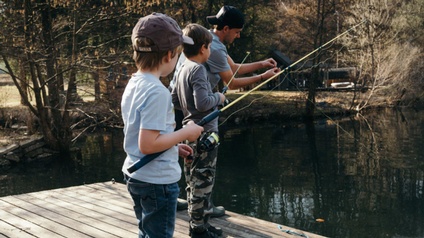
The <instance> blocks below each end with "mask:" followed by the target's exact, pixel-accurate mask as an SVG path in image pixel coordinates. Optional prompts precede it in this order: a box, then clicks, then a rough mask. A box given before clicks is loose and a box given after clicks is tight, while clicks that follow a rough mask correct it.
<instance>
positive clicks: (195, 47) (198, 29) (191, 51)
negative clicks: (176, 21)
mask: <svg viewBox="0 0 424 238" xmlns="http://www.w3.org/2000/svg"><path fill="white" fill-rule="evenodd" d="M183 34H184V35H185V36H188V37H190V38H192V39H193V41H194V44H192V45H189V44H184V50H183V52H184V55H185V56H186V57H192V56H195V55H197V54H199V51H200V49H201V48H202V46H203V45H206V46H208V45H209V44H210V43H211V42H212V34H211V33H210V32H209V31H208V30H207V29H206V28H205V27H203V26H201V25H199V24H196V23H191V24H188V25H187V26H186V27H185V28H184V29H183Z"/></svg>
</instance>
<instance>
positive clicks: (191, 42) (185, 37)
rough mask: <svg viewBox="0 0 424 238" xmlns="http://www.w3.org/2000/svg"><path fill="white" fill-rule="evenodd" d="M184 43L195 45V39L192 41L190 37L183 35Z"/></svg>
mask: <svg viewBox="0 0 424 238" xmlns="http://www.w3.org/2000/svg"><path fill="white" fill-rule="evenodd" d="M183 42H184V44H189V45H194V41H193V39H191V37H189V36H185V35H183Z"/></svg>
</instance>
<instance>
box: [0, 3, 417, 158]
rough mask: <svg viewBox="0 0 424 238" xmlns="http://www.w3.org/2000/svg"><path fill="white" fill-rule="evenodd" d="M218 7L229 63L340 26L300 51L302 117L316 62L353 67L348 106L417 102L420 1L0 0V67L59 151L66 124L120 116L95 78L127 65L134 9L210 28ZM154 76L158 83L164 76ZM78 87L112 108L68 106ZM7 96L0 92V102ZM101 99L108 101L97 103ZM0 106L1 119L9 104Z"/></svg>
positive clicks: (300, 45)
mask: <svg viewBox="0 0 424 238" xmlns="http://www.w3.org/2000/svg"><path fill="white" fill-rule="evenodd" d="M223 5H233V6H235V7H237V8H238V9H240V10H241V11H242V12H243V13H244V14H245V17H246V24H245V27H244V29H243V31H242V34H241V38H240V39H237V40H236V41H235V42H234V43H233V44H231V45H229V46H228V51H229V54H230V55H231V56H232V58H233V59H234V60H235V62H241V61H242V60H243V59H244V58H245V56H246V54H247V53H246V52H250V55H249V58H247V60H246V62H253V61H257V60H263V59H265V58H268V57H270V52H272V51H273V50H278V51H280V52H283V53H284V54H285V55H286V56H287V57H288V58H289V59H291V60H292V61H296V60H298V59H301V58H302V57H303V56H305V55H307V54H308V53H310V52H312V51H313V50H315V49H318V48H319V47H320V46H321V45H323V44H324V43H326V42H328V41H329V40H332V39H334V38H335V37H337V36H338V35H339V34H341V33H343V32H345V31H349V32H348V34H346V35H344V36H343V37H341V38H339V39H337V40H336V41H334V42H332V43H331V44H330V45H328V46H327V47H325V48H323V49H320V50H318V51H317V52H316V53H314V54H313V55H312V57H311V58H310V59H308V63H309V66H308V68H309V69H310V70H311V72H312V74H311V80H310V84H309V87H308V90H307V92H306V93H305V94H304V100H305V104H306V106H305V115H313V111H314V109H315V108H316V97H317V91H316V89H317V88H318V87H319V86H320V81H319V69H320V68H321V67H323V66H324V65H330V66H331V67H335V68H338V67H355V68H356V69H358V75H357V80H358V82H360V84H361V85H362V86H365V87H366V88H367V89H368V90H367V92H366V93H364V95H365V96H363V97H360V96H359V95H358V94H361V93H363V92H362V91H358V92H355V93H354V95H353V96H352V100H351V105H350V107H349V108H350V110H353V111H356V112H360V111H362V110H364V109H366V108H368V107H373V106H413V107H421V106H422V105H423V91H424V90H423V89H424V80H423V75H424V62H423V60H422V58H423V47H424V34H423V32H424V0H407V1H405V0H385V1H381V0H355V1H353V0H338V1H336V0H332V1H324V0H290V1H281V0H280V1H277V0H269V1H261V0H255V1H249V0H248V1H245V0H233V1H214V0H199V1H187V0H161V1H159V0H155V1H134V0H115V1H113V0H82V1H76V0H75V1H69V0H35V1H30V0H1V1H0V23H1V25H2V31H1V32H0V56H1V58H0V71H3V73H5V74H7V75H9V76H10V78H11V79H12V80H13V82H14V86H16V88H17V89H18V91H19V95H20V101H21V104H22V105H24V106H25V108H27V112H28V115H29V116H28V117H27V118H26V121H27V124H28V126H29V128H33V129H32V131H40V132H41V133H42V135H43V137H44V140H45V141H46V143H47V144H48V145H49V147H51V148H52V149H54V150H57V151H61V152H66V151H68V150H69V149H70V145H71V144H72V143H70V142H71V141H72V140H73V139H74V136H75V135H74V133H73V131H72V130H73V129H74V128H77V127H78V126H81V125H82V122H84V123H87V120H92V121H94V122H95V123H94V124H95V125H99V124H101V123H102V122H105V121H107V120H109V119H110V118H111V117H114V116H115V118H119V106H118V105H119V100H116V97H115V96H114V95H110V94H107V95H104V94H102V90H101V87H102V85H101V82H102V80H103V81H104V79H105V78H108V77H112V78H113V79H114V80H115V79H116V80H117V81H120V80H121V81H122V80H124V79H128V75H130V74H131V73H132V72H133V71H134V66H133V63H132V49H131V42H130V35H131V31H132V28H133V26H134V25H135V23H136V22H137V20H138V19H139V18H140V17H142V16H145V15H148V14H150V13H152V12H162V13H166V14H168V15H169V16H171V17H173V18H174V19H175V20H177V22H178V23H179V24H180V26H181V28H183V27H184V26H185V25H186V24H188V23H191V22H196V23H199V24H201V25H203V26H205V27H207V28H209V27H211V26H209V25H208V24H207V22H206V16H209V15H215V14H216V13H217V12H218V11H219V9H220V8H221V7H222V6H223ZM358 24H360V25H359V26H357V27H355V29H351V28H352V27H353V26H355V25H358ZM304 65H306V64H304ZM124 69H125V70H124ZM106 81H107V80H106ZM162 81H163V82H164V84H167V83H168V82H169V78H164V79H162ZM81 85H89V86H88V88H87V87H85V89H87V90H89V91H92V92H93V97H94V106H96V107H97V108H102V109H103V110H104V112H105V113H106V112H108V113H110V112H112V113H111V115H112V116H105V117H104V118H100V119H99V118H98V117H96V116H94V115H93V114H92V111H87V110H85V111H81V109H80V108H81V107H77V106H76V105H79V104H78V103H79V102H80V99H79V96H78V95H79V94H80V90H81V88H82V87H81ZM115 86H116V87H119V82H118V84H117V85H115ZM117 92H118V90H117ZM6 97H8V96H7V95H6V94H3V95H0V104H1V101H2V100H5V98H6ZM2 98H3V99H2ZM358 98H361V100H356V99H358ZM374 98H380V99H381V98H384V100H373V99H374ZM105 100H106V101H107V102H108V103H107V104H106V105H107V106H106V107H100V105H103V104H101V102H104V101H105ZM377 104H378V105H377ZM0 111H1V114H2V117H3V118H6V119H4V120H3V121H4V123H3V124H4V125H2V126H5V125H6V124H7V123H6V121H7V118H9V117H10V115H8V113H9V111H7V110H4V108H1V109H0ZM76 114H78V115H83V116H84V117H85V119H81V117H78V118H75V115H76ZM35 125H36V126H35Z"/></svg>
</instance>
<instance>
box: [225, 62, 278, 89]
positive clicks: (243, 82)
mask: <svg viewBox="0 0 424 238" xmlns="http://www.w3.org/2000/svg"><path fill="white" fill-rule="evenodd" d="M227 60H228V64H229V65H230V68H231V69H230V70H227V71H224V72H220V73H219V76H220V77H221V79H222V81H223V82H224V83H225V85H227V86H228V88H229V89H239V88H242V87H246V86H248V85H251V84H253V83H256V82H259V81H261V80H262V79H268V78H270V77H272V76H274V75H275V74H276V73H278V72H280V69H278V68H275V66H276V65H277V63H276V62H275V60H273V59H267V60H264V61H257V62H253V63H248V64H242V65H241V66H240V64H236V63H234V61H233V59H232V58H231V57H230V56H228V57H227ZM239 67H240V68H239ZM262 68H273V69H270V70H268V71H266V72H265V73H263V74H259V75H254V76H250V77H242V78H234V79H232V81H231V82H230V80H231V78H232V77H233V74H234V73H235V72H236V71H237V69H238V72H237V75H242V74H246V73H251V72H254V71H256V70H258V69H262ZM237 75H236V76H237ZM229 82H230V84H229V85H228V83H229Z"/></svg>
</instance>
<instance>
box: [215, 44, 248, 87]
mask: <svg viewBox="0 0 424 238" xmlns="http://www.w3.org/2000/svg"><path fill="white" fill-rule="evenodd" d="M249 55H250V51H247V53H246V56H245V57H244V59H243V60H242V61H241V63H240V64H239V66H238V67H237V70H236V72H234V74H233V76H231V79H230V81H228V83H227V85H225V86H224V88H223V89H222V94H225V93H226V92H227V90H228V87H229V85H230V83H231V82H232V81H233V79H234V77H236V74H237V72H238V71H239V69H240V68H241V66H242V65H243V63H244V61H245V60H246V59H247V57H248V56H249Z"/></svg>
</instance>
